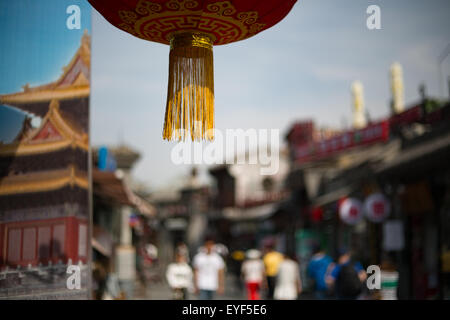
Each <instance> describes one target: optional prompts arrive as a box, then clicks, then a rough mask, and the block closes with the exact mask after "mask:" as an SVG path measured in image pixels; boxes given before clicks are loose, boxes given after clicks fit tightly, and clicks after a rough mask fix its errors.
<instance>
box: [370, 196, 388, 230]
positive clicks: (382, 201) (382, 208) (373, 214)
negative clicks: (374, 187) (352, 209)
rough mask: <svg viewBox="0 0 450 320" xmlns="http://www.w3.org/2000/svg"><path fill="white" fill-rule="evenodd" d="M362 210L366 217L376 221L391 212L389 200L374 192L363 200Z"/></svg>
mask: <svg viewBox="0 0 450 320" xmlns="http://www.w3.org/2000/svg"><path fill="white" fill-rule="evenodd" d="M364 211H365V214H366V217H367V219H369V220H370V221H372V222H375V223H378V222H382V221H383V220H384V219H386V218H387V217H388V216H389V214H390V212H391V204H390V202H389V200H388V199H387V198H386V197H385V196H384V195H383V194H381V193H374V194H372V195H370V196H369V197H367V199H366V201H365V202H364Z"/></svg>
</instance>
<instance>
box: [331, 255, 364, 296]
mask: <svg viewBox="0 0 450 320" xmlns="http://www.w3.org/2000/svg"><path fill="white" fill-rule="evenodd" d="M366 279H367V274H366V271H365V270H364V268H363V266H362V265H361V263H360V262H358V261H354V260H353V259H352V255H351V252H350V251H348V250H346V249H343V250H341V254H340V256H339V259H338V264H337V265H336V266H335V267H334V269H333V271H331V274H330V275H329V276H328V277H327V285H328V286H329V287H331V288H333V289H334V291H335V293H336V297H337V298H338V299H339V300H356V299H357V298H358V297H359V295H360V294H361V292H362V286H363V283H364V282H365V281H366Z"/></svg>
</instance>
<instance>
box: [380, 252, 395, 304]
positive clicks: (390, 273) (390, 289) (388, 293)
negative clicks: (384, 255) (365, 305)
mask: <svg viewBox="0 0 450 320" xmlns="http://www.w3.org/2000/svg"><path fill="white" fill-rule="evenodd" d="M380 267H381V268H380V269H381V290H380V298H381V300H397V287H398V278H399V273H398V271H397V268H396V267H395V265H394V264H393V263H392V262H391V261H390V260H388V259H386V260H385V261H383V262H382V263H381V266H380Z"/></svg>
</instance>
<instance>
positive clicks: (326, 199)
mask: <svg viewBox="0 0 450 320" xmlns="http://www.w3.org/2000/svg"><path fill="white" fill-rule="evenodd" d="M353 191H355V186H352V185H350V186H345V187H342V188H339V189H337V190H334V191H331V192H329V193H326V194H324V195H322V196H320V197H317V198H315V199H313V200H312V201H311V202H312V204H313V205H315V206H324V205H326V204H329V203H332V202H335V201H338V200H339V199H341V198H343V197H346V196H348V195H350V194H351V193H352V192H353Z"/></svg>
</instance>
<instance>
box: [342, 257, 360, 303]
mask: <svg viewBox="0 0 450 320" xmlns="http://www.w3.org/2000/svg"><path fill="white" fill-rule="evenodd" d="M336 291H337V294H338V295H339V296H342V297H349V298H353V297H357V296H358V295H359V294H360V293H361V291H362V284H361V280H360V279H359V276H358V272H356V270H355V265H354V263H353V262H349V263H347V264H345V265H343V266H342V267H341V270H340V271H339V274H338V276H337V279H336Z"/></svg>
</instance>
